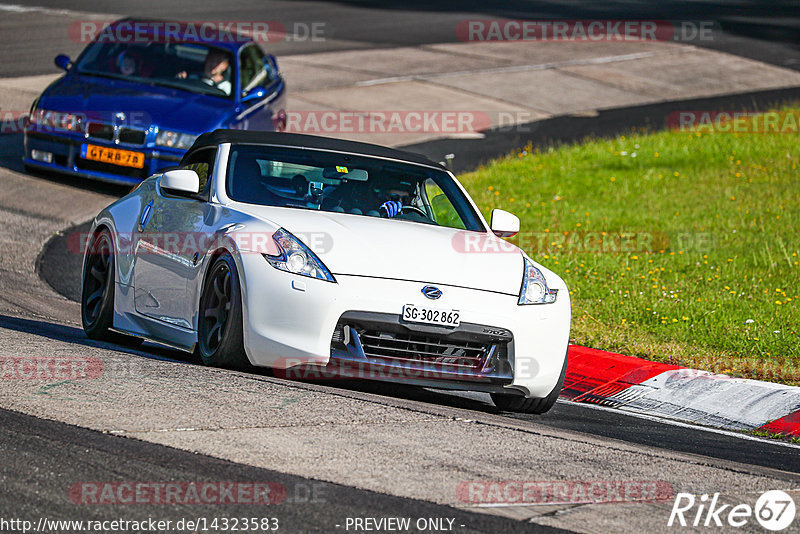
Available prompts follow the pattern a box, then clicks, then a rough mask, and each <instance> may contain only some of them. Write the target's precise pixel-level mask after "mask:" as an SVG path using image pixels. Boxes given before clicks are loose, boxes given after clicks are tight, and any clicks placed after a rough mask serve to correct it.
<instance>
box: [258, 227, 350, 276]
mask: <svg viewBox="0 0 800 534" xmlns="http://www.w3.org/2000/svg"><path fill="white" fill-rule="evenodd" d="M272 240H273V241H275V244H276V245H277V246H278V255H277V256H272V255H270V254H264V258H266V260H267V261H268V262H269V263H270V265H272V266H273V267H275V268H276V269H280V270H281V271H286V272H288V273H294V274H299V275H302V276H308V277H311V278H317V279H318V280H325V281H327V282H336V279H335V278H334V277H333V275H332V274H331V272H330V271H329V270H328V268H327V267H325V265H324V264H323V263H322V261H321V260H320V259H319V258H318V257H317V255H316V254H314V253H313V252H312V251H311V249H310V248H308V247H307V246H305V245H304V244H303V243H301V242H300V241H299V240H298V239H297V238H296V237H294V236H293V235H292V234H290V233H289V232H287V231H286V230H284V229H283V228H281V229H279V230H278V231H277V232H275V233H274V234H272Z"/></svg>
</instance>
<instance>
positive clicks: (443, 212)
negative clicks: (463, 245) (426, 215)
mask: <svg viewBox="0 0 800 534" xmlns="http://www.w3.org/2000/svg"><path fill="white" fill-rule="evenodd" d="M425 196H426V197H428V203H429V204H430V208H431V213H432V214H433V220H434V221H436V224H438V225H440V226H447V227H449V228H459V229H461V230H463V229H465V228H466V227H465V226H464V222H463V221H462V220H461V217H459V216H458V212H457V211H456V208H455V206H453V204H452V203H451V202H450V199H449V198H447V195H445V194H444V191H442V188H441V187H439V185H438V184H437V183H436V182H434V181H433V180H431V179H430V178H428V179H427V180H425Z"/></svg>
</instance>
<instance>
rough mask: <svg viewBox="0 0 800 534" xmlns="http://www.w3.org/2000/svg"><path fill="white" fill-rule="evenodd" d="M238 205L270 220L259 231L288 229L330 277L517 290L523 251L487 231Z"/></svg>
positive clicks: (515, 291)
mask: <svg viewBox="0 0 800 534" xmlns="http://www.w3.org/2000/svg"><path fill="white" fill-rule="evenodd" d="M240 209H241V211H243V212H245V213H248V214H249V215H251V216H253V217H257V218H258V219H259V220H260V221H263V222H265V223H268V224H269V226H268V227H267V228H263V229H262V230H263V231H274V230H277V228H279V227H280V228H283V229H285V230H287V231H288V232H290V233H292V234H293V235H294V236H295V237H297V238H299V239H300V240H301V241H303V242H304V244H305V245H306V246H308V247H309V248H310V249H311V250H313V251H314V253H315V254H317V256H319V258H320V259H321V260H322V262H323V263H324V264H325V266H326V267H327V268H328V269H329V270H330V271H331V272H332V273H333V274H334V276H335V275H354V276H370V277H380V278H390V279H396V280H410V281H416V282H422V283H430V284H442V285H452V286H461V287H468V288H472V289H481V290H485V291H493V292H499V293H505V294H508V295H514V296H516V295H518V294H519V290H520V285H521V283H522V272H523V259H522V254H521V251H520V250H519V249H518V248H517V247H516V246H514V245H512V244H510V243H508V242H507V241H504V240H502V239H500V238H498V237H496V236H495V235H494V234H492V233H489V232H486V233H480V232H467V231H465V230H456V229H452V228H445V227H440V226H433V225H427V224H421V223H414V222H409V221H401V220H390V219H381V218H375V217H367V216H363V215H349V214H343V213H330V212H309V211H307V210H300V209H293V208H275V207H261V206H252V205H245V207H243V208H240ZM248 226H250V225H248ZM252 229H253V228H250V230H252ZM246 231H247V230H245V232H246Z"/></svg>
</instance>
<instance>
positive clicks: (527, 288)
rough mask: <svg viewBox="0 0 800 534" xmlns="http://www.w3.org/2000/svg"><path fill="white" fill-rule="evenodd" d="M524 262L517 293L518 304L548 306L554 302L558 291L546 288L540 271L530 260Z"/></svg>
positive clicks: (545, 281) (526, 259)
mask: <svg viewBox="0 0 800 534" xmlns="http://www.w3.org/2000/svg"><path fill="white" fill-rule="evenodd" d="M523 259H524V260H525V271H524V272H523V274H522V289H520V292H519V301H518V304H550V303H551V302H555V301H556V296H557V295H558V289H550V288H549V287H547V280H545V279H544V275H543V274H542V271H540V270H539V269H537V268H536V266H535V265H534V264H533V262H532V261H531V260H529V259H528V258H525V257H523Z"/></svg>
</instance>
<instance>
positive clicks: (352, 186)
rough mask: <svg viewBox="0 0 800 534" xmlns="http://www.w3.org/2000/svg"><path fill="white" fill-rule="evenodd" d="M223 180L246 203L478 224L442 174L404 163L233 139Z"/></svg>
mask: <svg viewBox="0 0 800 534" xmlns="http://www.w3.org/2000/svg"><path fill="white" fill-rule="evenodd" d="M225 185H226V191H227V194H228V197H230V198H231V199H232V200H236V201H238V202H246V203H248V204H259V205H263V206H277V207H285V208H297V209H308V210H318V211H327V212H333V213H348V214H351V215H361V216H365V217H383V218H393V219H398V220H405V221H411V222H418V223H424V224H432V225H437V226H446V227H449V228H458V229H464V230H472V231H476V232H484V231H485V228H484V227H483V224H482V223H481V222H480V219H479V217H478V215H477V213H476V212H475V210H474V208H473V207H472V205H471V204H470V202H469V200H468V199H467V198H466V196H465V195H464V193H463V192H462V191H461V189H460V188H459V187H458V185H457V184H456V182H455V181H454V180H453V179H452V178H451V177H450V175H449V174H447V173H446V172H444V171H442V170H438V169H435V168H432V167H425V166H421V165H414V164H411V163H403V162H399V161H391V160H384V159H379V158H372V157H367V156H356V155H352V154H338V153H335V152H325V151H317V150H310V149H295V148H282V147H281V148H279V147H269V146H258V145H234V146H233V147H231V151H230V155H229V157H228V172H227V181H226V184H225Z"/></svg>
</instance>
